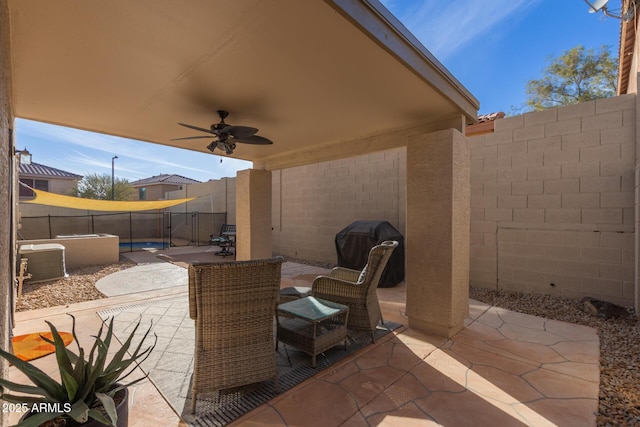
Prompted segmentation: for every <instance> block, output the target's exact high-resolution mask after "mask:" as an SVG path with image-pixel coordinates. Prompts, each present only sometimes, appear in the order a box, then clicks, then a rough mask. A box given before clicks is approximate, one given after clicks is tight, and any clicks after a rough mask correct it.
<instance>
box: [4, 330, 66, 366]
mask: <svg viewBox="0 0 640 427" xmlns="http://www.w3.org/2000/svg"><path fill="white" fill-rule="evenodd" d="M42 336H44V337H45V338H47V339H50V340H53V336H52V335H51V332H34V333H32V334H26V335H18V336H16V337H13V338H12V339H11V343H12V344H13V354H15V355H16V356H17V357H19V358H20V359H21V360H24V361H27V360H33V359H37V358H39V357H42V356H46V355H47V354H51V353H53V352H55V351H56V348H55V347H54V346H53V345H52V344H49V343H48V342H46V341H45V340H43V339H42ZM60 336H61V337H62V340H63V341H64V345H65V346H67V345H69V343H71V341H73V335H71V334H70V333H69V332H60Z"/></svg>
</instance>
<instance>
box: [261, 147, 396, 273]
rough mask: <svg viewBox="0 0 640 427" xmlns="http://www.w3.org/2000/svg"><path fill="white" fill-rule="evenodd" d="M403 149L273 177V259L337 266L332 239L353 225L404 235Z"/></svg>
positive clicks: (281, 172)
mask: <svg viewBox="0 0 640 427" xmlns="http://www.w3.org/2000/svg"><path fill="white" fill-rule="evenodd" d="M406 161H407V160H406V148H404V147H403V148H396V149H392V150H386V151H380V152H376V153H372V154H367V155H362V156H357V157H351V158H347V159H341V160H335V161H328V162H321V163H317V164H313V165H307V166H299V167H293V168H288V169H281V170H276V171H273V175H272V185H273V191H272V194H273V211H272V220H273V224H272V228H273V246H274V252H275V253H277V254H282V255H287V256H291V257H295V258H300V259H308V260H314V261H323V262H329V263H336V262H337V257H336V249H335V243H334V241H335V235H336V233H338V232H339V231H340V230H342V229H343V228H344V227H346V226H347V225H349V224H351V223H352V222H353V221H356V220H384V221H389V223H390V224H391V225H393V226H394V227H395V228H396V229H398V231H399V232H400V233H401V234H402V235H406Z"/></svg>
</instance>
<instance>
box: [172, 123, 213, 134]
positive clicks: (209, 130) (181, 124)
mask: <svg viewBox="0 0 640 427" xmlns="http://www.w3.org/2000/svg"><path fill="white" fill-rule="evenodd" d="M178 124H179V125H180V126H184V127H186V128H189V129H195V130H199V131H200V132H207V133H212V134H214V135H216V134H217V133H216V132H213V131H212V130H211V129H205V128H199V127H198V126H193V125H188V124H186V123H178Z"/></svg>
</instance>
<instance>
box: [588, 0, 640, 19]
mask: <svg viewBox="0 0 640 427" xmlns="http://www.w3.org/2000/svg"><path fill="white" fill-rule="evenodd" d="M584 2H585V3H586V4H588V5H589V13H598V12H602V13H603V14H605V15H606V16H609V17H611V18H616V19H621V20H623V21H631V20H632V19H633V17H634V16H635V13H636V1H635V0H631V1H630V2H629V6H628V7H627V11H626V12H623V13H620V14H619V15H617V14H615V13H612V12H611V11H609V9H608V8H607V3H609V0H595V1H591V2H590V1H588V0H584ZM624 3H625V1H624V0H623V1H622V4H623V7H624ZM620 12H622V10H620Z"/></svg>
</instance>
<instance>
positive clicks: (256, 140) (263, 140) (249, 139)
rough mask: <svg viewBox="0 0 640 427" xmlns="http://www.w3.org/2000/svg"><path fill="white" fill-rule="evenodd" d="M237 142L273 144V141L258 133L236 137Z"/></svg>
mask: <svg viewBox="0 0 640 427" xmlns="http://www.w3.org/2000/svg"><path fill="white" fill-rule="evenodd" d="M234 141H235V142H242V143H244V144H256V145H269V144H273V141H271V140H269V139H267V138H264V137H262V136H258V135H251V136H247V137H246V138H235V139H234Z"/></svg>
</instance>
